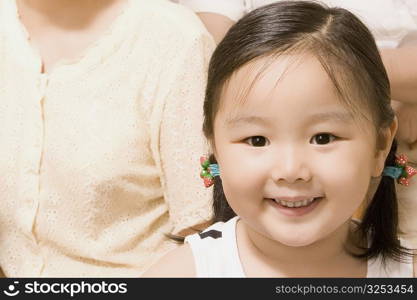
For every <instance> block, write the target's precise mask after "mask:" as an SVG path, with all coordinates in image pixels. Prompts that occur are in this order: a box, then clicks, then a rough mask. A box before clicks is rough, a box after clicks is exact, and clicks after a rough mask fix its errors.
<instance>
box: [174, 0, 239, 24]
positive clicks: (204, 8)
mask: <svg viewBox="0 0 417 300" xmlns="http://www.w3.org/2000/svg"><path fill="white" fill-rule="evenodd" d="M178 2H179V3H180V4H183V5H185V6H187V7H189V8H191V9H192V10H194V11H195V12H211V13H217V14H220V15H224V16H226V17H228V18H229V19H231V20H233V21H237V20H238V19H240V18H241V17H242V16H243V15H244V13H245V10H246V9H245V8H246V5H245V0H226V1H225V0H179V1H178Z"/></svg>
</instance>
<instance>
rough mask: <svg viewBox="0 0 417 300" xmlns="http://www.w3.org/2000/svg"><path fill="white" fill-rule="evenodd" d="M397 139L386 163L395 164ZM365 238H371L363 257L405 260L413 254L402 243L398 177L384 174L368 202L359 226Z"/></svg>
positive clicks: (388, 164) (386, 164)
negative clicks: (397, 190)
mask: <svg viewBox="0 0 417 300" xmlns="http://www.w3.org/2000/svg"><path fill="white" fill-rule="evenodd" d="M396 151H397V141H396V140H394V141H393V143H392V146H391V150H390V152H389V154H388V156H387V159H386V160H385V166H394V165H395V159H396V157H395V154H396ZM358 230H359V232H360V233H361V236H362V239H363V240H365V241H366V240H369V241H370V242H369V244H368V245H369V247H368V248H365V249H364V250H365V251H364V253H362V254H360V255H357V256H358V257H361V258H367V259H370V258H374V257H377V256H379V255H381V257H382V259H383V261H385V260H386V259H387V258H389V257H390V258H393V259H394V260H397V261H403V260H404V259H405V258H406V257H407V256H410V255H412V253H411V252H410V250H409V249H407V248H404V247H402V246H401V244H400V241H399V240H398V236H397V232H398V202H397V194H396V189H395V179H393V178H391V177H388V176H382V178H381V181H380V183H379V185H378V188H377V190H376V192H375V194H374V196H373V198H372V200H371V202H370V204H369V205H368V207H367V209H366V211H365V214H364V217H363V220H362V221H361V223H360V225H359V228H358Z"/></svg>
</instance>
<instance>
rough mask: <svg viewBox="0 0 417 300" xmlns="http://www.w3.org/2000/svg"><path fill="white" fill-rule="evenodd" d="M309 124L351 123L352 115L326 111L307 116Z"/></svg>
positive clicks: (343, 112)
mask: <svg viewBox="0 0 417 300" xmlns="http://www.w3.org/2000/svg"><path fill="white" fill-rule="evenodd" d="M309 119H310V122H312V123H320V122H326V121H336V122H339V123H352V122H353V120H354V118H353V115H352V114H351V113H349V112H347V111H327V112H319V113H315V114H311V115H310V116H309Z"/></svg>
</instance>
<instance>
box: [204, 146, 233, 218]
mask: <svg viewBox="0 0 417 300" xmlns="http://www.w3.org/2000/svg"><path fill="white" fill-rule="evenodd" d="M209 159H210V163H212V164H215V163H217V161H216V158H215V157H214V155H213V154H212V155H210V158H209ZM213 212H214V216H213V223H216V222H227V221H228V220H230V219H231V218H233V217H235V216H236V213H235V212H234V211H233V209H232V208H231V207H230V206H229V203H228V202H227V199H226V196H225V194H224V192H223V185H222V180H221V178H220V176H216V177H214V185H213Z"/></svg>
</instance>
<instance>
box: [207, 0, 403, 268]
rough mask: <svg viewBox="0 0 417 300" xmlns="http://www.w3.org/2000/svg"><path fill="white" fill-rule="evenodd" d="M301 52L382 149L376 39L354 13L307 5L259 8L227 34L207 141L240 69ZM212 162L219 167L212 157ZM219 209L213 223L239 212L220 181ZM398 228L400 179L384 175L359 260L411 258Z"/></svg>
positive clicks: (385, 119)
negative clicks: (372, 132)
mask: <svg viewBox="0 0 417 300" xmlns="http://www.w3.org/2000/svg"><path fill="white" fill-rule="evenodd" d="M295 52H296V53H310V54H313V55H314V56H315V57H316V58H317V59H318V60H319V61H320V63H321V64H322V66H323V67H324V69H325V71H326V72H327V74H328V76H329V77H330V79H331V80H332V82H333V84H334V86H335V90H336V92H337V93H338V95H339V97H340V99H341V101H342V103H344V104H346V105H347V106H348V107H349V108H350V109H352V110H355V112H357V113H361V114H363V116H364V117H366V118H368V119H370V120H371V121H372V122H373V123H374V125H375V129H376V132H377V147H379V148H382V142H383V141H384V139H383V138H382V137H383V136H382V133H381V132H382V131H381V129H385V128H387V127H389V126H390V125H391V124H392V122H393V120H394V112H393V110H392V108H391V105H390V85H389V81H388V76H387V73H386V71H385V68H384V65H383V63H382V60H381V57H380V55H379V52H378V49H377V46H376V44H375V41H374V38H373V36H372V34H371V33H370V31H369V30H368V29H367V28H366V26H365V25H364V24H363V23H362V22H361V21H360V20H359V19H358V18H357V17H355V16H354V15H353V14H352V13H350V12H349V11H347V10H345V9H342V8H329V7H327V6H324V5H322V4H318V3H314V2H308V1H282V2H277V3H273V4H270V5H266V6H263V7H260V8H258V9H256V10H254V11H252V12H250V13H249V14H247V15H246V16H244V17H243V18H242V19H240V20H239V21H238V22H237V23H236V24H235V25H234V26H233V27H232V28H231V29H230V30H229V31H228V33H227V34H226V36H225V37H224V39H223V40H222V41H221V42H220V44H219V45H218V46H217V48H216V50H215V52H214V54H213V56H212V58H211V60H210V65H209V73H208V82H207V88H206V95H205V102H204V124H203V131H204V134H205V136H206V138H207V139H209V140H210V141H212V142H213V140H214V132H213V124H214V119H215V116H216V113H217V111H218V109H219V100H220V98H221V93H222V89H223V88H224V86H225V84H227V81H228V80H229V79H230V77H231V76H232V74H233V73H234V72H236V71H237V70H238V69H239V68H241V67H242V66H244V65H245V64H248V63H249V62H251V61H252V60H254V59H258V58H267V57H272V58H273V57H275V56H277V55H280V54H284V53H295ZM358 102H359V103H358ZM360 108H362V109H360ZM363 108H366V109H365V110H364V109H363ZM395 152H396V142H395V141H394V143H393V145H392V147H391V151H390V153H389V155H388V157H387V159H386V162H385V164H386V165H394V162H395ZM211 161H212V162H216V161H215V158H214V156H212V157H211ZM213 208H214V220H213V221H214V222H216V221H227V220H229V219H230V218H232V217H233V216H235V215H236V214H235V213H234V212H233V210H232V208H231V207H230V206H229V205H228V203H227V199H226V196H225V195H224V193H223V189H222V184H221V179H220V178H219V177H216V179H215V183H214V201H213ZM397 227H398V212H397V197H396V192H395V181H394V179H392V178H389V177H383V178H382V179H381V181H380V183H379V186H378V188H377V191H376V193H375V195H374V196H373V198H372V200H371V201H370V203H369V205H368V207H367V209H366V212H365V214H364V217H363V220H362V222H361V223H360V225H359V227H358V231H359V233H360V234H361V236H362V237H363V238H364V239H365V240H366V238H369V237H370V246H369V248H364V249H363V252H362V253H361V254H356V255H355V256H358V257H362V258H372V257H376V256H378V255H382V257H383V259H385V258H386V257H392V258H394V259H396V260H401V257H403V256H404V255H408V254H409V253H408V249H406V248H403V247H401V245H400V243H399V241H398V239H397V229H398V228H397Z"/></svg>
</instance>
